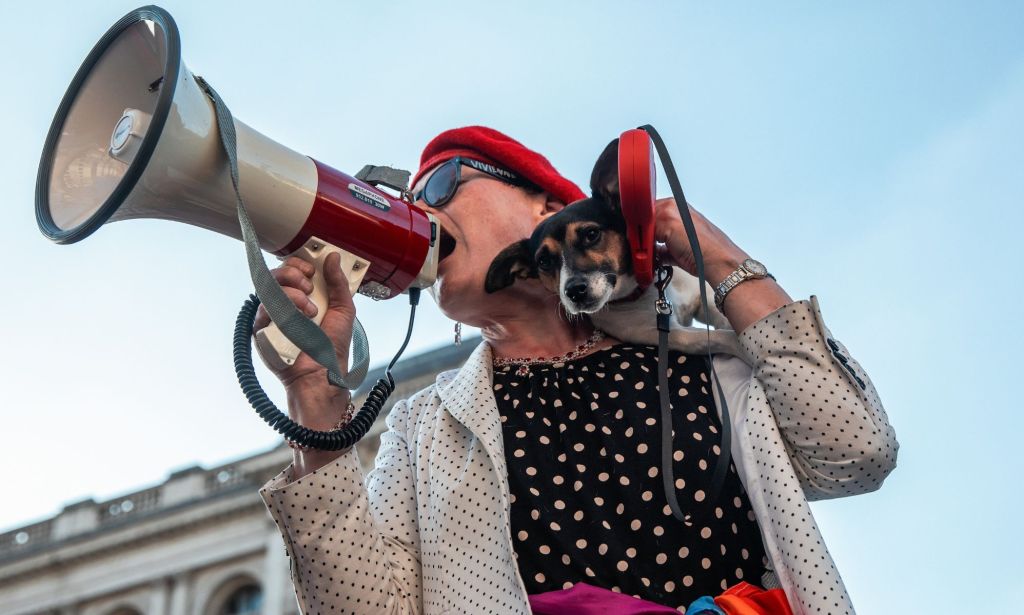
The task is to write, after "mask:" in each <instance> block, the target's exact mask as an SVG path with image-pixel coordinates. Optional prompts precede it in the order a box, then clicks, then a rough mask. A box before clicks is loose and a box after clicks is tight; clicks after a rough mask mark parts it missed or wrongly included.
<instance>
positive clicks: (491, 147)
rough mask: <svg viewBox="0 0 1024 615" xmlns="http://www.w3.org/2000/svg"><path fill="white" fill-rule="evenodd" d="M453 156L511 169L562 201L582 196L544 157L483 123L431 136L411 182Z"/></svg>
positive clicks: (567, 202)
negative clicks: (418, 168) (482, 124)
mask: <svg viewBox="0 0 1024 615" xmlns="http://www.w3.org/2000/svg"><path fill="white" fill-rule="evenodd" d="M456 156H465V157H467V158H472V159H474V160H479V161H480V162H487V163H490V164H493V165H495V166H497V167H501V168H503V169H505V170H507V171H511V172H513V173H515V174H516V175H518V176H520V177H522V178H523V179H525V180H527V181H529V182H530V183H531V184H533V185H535V186H537V187H538V188H540V189H541V190H543V191H545V192H547V193H548V194H549V195H551V196H552V197H553V198H554V199H555V200H557V201H561V202H562V203H564V204H566V205H568V204H569V203H572V202H573V201H578V200H580V199H582V198H585V197H586V195H585V194H583V191H582V190H580V189H579V187H578V186H577V185H576V184H574V183H572V182H571V181H569V180H568V179H566V178H565V177H562V175H561V174H560V173H559V172H558V171H556V170H555V167H553V166H551V163H550V162H548V159H547V158H545V157H544V156H541V155H540V154H538V153H537V152H535V151H533V150H532V149H529V148H527V147H526V146H525V145H523V144H522V143H520V142H519V141H516V140H515V139H513V138H511V137H509V136H508V135H505V134H502V133H500V132H498V131H497V130H494V129H493V128H487V127H486V126H465V127H463V128H453V129H451V130H446V131H444V132H442V133H441V134H439V135H437V136H436V137H434V139H433V140H432V141H431V142H430V143H428V144H427V146H426V147H425V148H423V154H422V155H421V156H420V170H419V171H417V172H416V176H415V177H414V178H413V180H412V185H413V186H415V185H416V182H418V181H419V180H420V178H422V177H423V175H424V174H426V172H427V171H429V170H431V169H433V168H434V167H435V166H437V165H439V164H441V163H442V162H444V161H446V160H451V159H452V158H454V157H456Z"/></svg>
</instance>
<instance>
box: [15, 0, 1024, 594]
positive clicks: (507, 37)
mask: <svg viewBox="0 0 1024 615" xmlns="http://www.w3.org/2000/svg"><path fill="white" fill-rule="evenodd" d="M162 6H164V7H165V8H166V9H168V10H169V11H170V12H171V14H172V15H173V16H174V18H175V20H176V21H177V24H178V27H179V29H180V31H181V36H182V46H183V55H184V57H185V61H186V63H187V64H188V65H189V67H190V68H191V69H192V70H193V71H194V72H196V73H197V74H201V75H203V76H204V77H206V78H207V79H208V80H209V81H210V82H211V83H212V84H213V85H214V87H216V89H217V90H218V91H219V93H220V94H221V96H222V97H223V98H224V99H225V100H226V101H227V103H228V105H229V106H230V107H231V109H232V111H233V112H234V113H235V115H236V116H237V117H238V118H240V119H241V120H243V121H245V122H246V123H247V124H249V125H250V126H253V127H255V128H256V129H258V130H260V131H261V132H263V133H264V134H266V135H268V136H270V137H271V138H274V139H276V140H278V141H280V142H282V143H284V144H286V145H288V146H289V147H291V148H293V149H295V150H298V151H300V152H303V153H305V154H308V155H310V156H312V157H314V158H316V159H318V160H321V161H324V162H326V163H327V164H330V165H331V166H334V167H335V168H338V169H342V170H346V171H348V172H355V171H356V170H358V169H359V168H361V167H362V166H363V165H364V164H366V163H373V164H391V165H394V166H398V167H403V168H414V167H415V165H416V161H417V159H418V154H419V150H420V149H421V148H422V146H423V145H424V144H425V143H426V142H427V141H428V140H429V139H430V138H431V137H432V136H433V135H435V134H437V133H438V132H440V131H442V130H444V129H447V128H450V127H454V126H460V125H467V124H485V125H490V126H493V127H495V128H498V129H500V130H503V131H505V132H507V133H509V134H511V135H513V136H514V137H516V138H518V139H520V140H521V141H523V142H524V143H526V144H527V145H528V146H531V147H533V148H536V149H538V150H540V151H542V152H543V153H544V154H545V155H547V156H548V157H549V158H550V159H551V160H552V161H553V162H554V164H555V165H556V166H557V167H558V168H559V169H560V170H561V171H562V172H563V173H564V174H565V175H567V176H568V177H570V178H572V179H573V180H575V181H577V182H578V183H581V184H585V182H586V181H587V178H588V177H589V172H590V169H591V167H592V165H593V162H594V160H595V159H596V157H597V155H598V154H599V153H600V151H601V150H602V148H603V147H604V145H605V144H606V143H607V142H608V141H609V140H611V139H612V138H614V137H615V136H617V135H618V134H619V133H620V132H621V131H623V130H625V129H628V128H632V127H635V126H637V125H640V124H645V123H651V124H653V125H654V126H655V127H657V128H658V130H659V131H660V132H661V134H662V136H663V137H664V139H665V141H666V143H667V144H668V147H669V148H670V150H671V154H672V158H673V160H674V161H675V163H676V167H677V170H678V172H679V174H680V177H681V179H682V182H683V185H684V188H685V190H686V194H687V197H688V199H689V200H690V201H691V202H692V203H693V204H694V205H695V206H696V207H697V208H698V209H699V210H700V211H701V212H702V213H704V214H705V215H706V216H707V217H708V218H709V219H710V220H711V221H712V222H714V223H715V224H716V225H718V226H719V227H720V228H722V229H723V230H724V231H725V232H726V233H727V234H728V235H729V236H730V237H731V238H732V239H733V240H734V241H735V242H736V243H737V244H738V245H739V246H741V247H742V248H743V249H744V250H746V251H747V252H748V253H750V254H751V255H753V256H754V257H755V258H757V259H759V260H761V261H762V262H764V263H765V264H766V265H767V266H768V268H769V269H770V270H771V271H772V272H773V273H774V274H775V276H776V277H777V278H778V280H779V282H780V283H781V284H782V286H783V287H784V288H785V289H786V290H787V291H788V292H789V293H790V294H791V295H792V296H793V297H794V298H806V297H808V296H810V295H811V294H815V295H817V296H818V298H819V301H820V303H821V306H822V311H823V314H824V317H825V320H826V323H827V324H828V325H829V327H830V329H831V330H832V332H833V333H834V334H835V335H836V336H837V337H838V338H840V339H842V340H843V342H844V343H845V344H846V345H847V346H848V347H849V349H850V350H851V352H852V353H853V354H854V356H855V357H856V358H857V359H858V360H859V361H860V362H861V363H862V365H863V366H864V367H865V369H866V370H867V371H868V373H869V374H870V375H871V377H872V379H873V381H874V383H875V385H876V386H877V388H878V390H879V392H880V394H881V398H882V400H883V402H884V403H885V405H886V408H887V410H888V412H889V417H890V419H891V421H892V423H893V425H894V426H895V428H896V432H897V435H898V437H899V439H900V442H901V449H900V456H899V464H898V467H897V469H896V470H895V471H894V472H893V474H892V475H891V476H890V477H889V478H888V480H887V481H886V483H885V485H884V486H883V488H882V489H881V490H880V491H878V492H876V493H871V494H866V495H862V496H858V497H854V498H846V499H841V500H833V501H829V502H820V503H815V504H814V505H813V510H814V512H815V515H816V517H817V519H818V522H819V525H820V526H821V528H822V531H823V533H824V535H825V538H826V540H827V544H828V546H829V549H830V550H831V552H832V554H833V556H834V558H835V560H836V562H837V564H838V566H839V569H840V572H841V573H842V575H843V577H844V579H845V581H846V583H847V586H848V588H849V590H850V592H851V595H852V597H853V599H854V603H855V604H856V605H857V607H858V609H859V610H860V611H861V612H863V613H883V612H885V613H896V612H916V613H926V612H954V611H955V610H959V609H960V608H963V606H964V605H965V604H971V605H979V606H980V605H985V606H987V607H988V609H989V610H991V611H992V612H1015V611H1018V610H1019V605H1020V604H1021V602H1022V601H1024V583H1021V582H1020V579H1019V578H1018V576H1019V573H1020V572H1021V571H1022V569H1021V566H1020V563H1019V559H1018V557H1017V555H1018V553H1019V552H1020V550H1021V549H1022V548H1024V529H1022V527H1024V526H1022V525H1021V523H1020V514H1019V511H1020V509H1021V506H1022V504H1024V497H1022V495H1021V491H1020V490H1019V489H1017V488H1015V487H1013V485H1014V484H1016V483H1015V479H1016V478H1017V477H1019V476H1020V475H1021V473H1022V471H1024V464H1022V462H1021V460H1020V455H1019V454H1018V450H1019V449H1020V440H1018V438H1019V437H1020V434H1021V433H1022V432H1024V418H1022V412H1021V410H1022V408H1021V403H1020V401H1019V399H1018V396H1017V394H1016V393H1014V392H1013V387H1014V386H1016V385H1015V384H1014V383H1019V382H1020V380H1021V375H1020V368H1019V363H1015V361H1018V360H1019V349H1020V348H1021V346H1022V342H1024V339H1022V337H1024V336H1022V335H1021V327H1020V325H1019V322H1018V321H1019V320H1020V318H1021V316H1022V310H1021V307H1020V306H1021V302H1022V299H1024V296H1022V290H1021V288H1022V284H1021V282H1022V278H1024V276H1022V275H1021V273H1020V268H1021V261H1022V259H1021V258H1020V255H1019V254H1020V252H1019V249H1020V246H1021V241H1020V229H1021V227H1022V226H1024V215H1022V213H1021V211H1022V208H1024V207H1022V206H1024V172H1022V170H1021V169H1022V166H1024V114H1022V112H1021V109H1024V37H1022V36H1021V32H1024V5H1022V4H1020V3H1014V2H987V1H972V2H910V1H908V2H900V3H888V2H859V3H819V2H777V3H697V2H631V3H624V2H607V1H589V2H584V1H581V0H580V1H566V2H558V3H553V2H539V1H538V2H503V3H479V2H477V3H466V2H447V1H440V2H430V3H414V2H389V3H371V2H324V3H308V2H301V1H299V2H289V3H280V2H273V3H271V2H218V3H209V2H202V3H201V2H187V1H184V0H182V1H176V0H175V1H167V2H164V3H163V4H162ZM132 8H135V5H133V4H131V3H125V2H118V1H111V2H103V3H88V5H87V3H80V2H70V1H63V0H55V1H54V2H49V3H46V4H45V6H44V5H41V4H34V3H24V2H19V3H5V4H4V14H5V19H4V20H2V21H0V50H2V53H0V74H3V75H4V76H5V84H4V86H3V95H2V97H0V126H2V131H3V132H2V134H3V138H4V143H5V145H6V147H4V148H0V186H2V187H3V190H4V194H3V199H2V203H3V207H4V211H5V213H6V216H7V221H6V223H4V224H2V225H0V242H2V245H6V246H7V250H8V255H9V258H8V260H7V266H6V267H5V272H4V275H3V278H4V281H5V282H6V286H7V290H6V291H5V292H4V293H3V294H2V300H0V323H2V324H0V327H2V329H0V334H2V337H0V339H2V340H3V342H4V346H5V347H6V348H7V349H8V351H7V352H4V353H0V420H2V424H3V433H4V437H3V446H0V467H3V468H5V469H6V470H7V471H6V472H5V475H6V476H7V479H6V487H5V488H4V490H3V495H2V496H0V529H9V528H12V527H17V526H20V525H24V524H26V523H29V522H32V521H35V520H38V519H41V518H45V517H47V516H51V515H53V514H56V513H57V512H59V511H60V509H61V508H62V506H63V505H65V504H67V503H69V502H73V501H76V500H79V499H82V498H86V497H95V498H97V499H103V498H108V497H113V496H115V495H117V494H120V493H125V492H128V491H132V490H135V489H139V488H142V487H145V486H149V485H152V484H156V483H159V482H160V481H162V480H163V479H164V478H166V476H167V474H168V473H169V472H171V471H174V470H176V469H180V468H183V467H187V466H190V465H193V464H203V465H212V464H217V463H223V462H226V461H230V460H232V459H235V458H237V457H240V456H245V455H248V454H251V453H254V452H257V451H260V450H264V449H266V448H269V447H271V446H273V445H274V444H275V443H276V442H277V438H276V436H275V434H274V433H273V432H272V431H271V430H270V429H269V428H268V427H266V426H265V425H264V424H263V423H262V421H260V420H259V419H258V418H257V417H256V416H255V415H254V414H253V412H252V410H251V409H250V408H249V407H248V405H247V404H246V402H245V399H244V397H243V396H242V394H241V393H240V391H239V390H238V388H237V384H236V382H235V378H234V374H233V370H232V366H231V354H230V341H231V340H230V338H231V332H232V327H233V322H234V318H235V315H236V313H237V311H238V309H239V307H240V306H241V303H242V301H243V300H244V299H245V297H246V296H247V294H248V293H249V292H250V291H251V286H250V281H249V278H248V272H247V270H246V265H245V258H244V251H243V246H242V244H241V243H239V242H236V241H234V240H231V239H228V238H226V237H223V236H220V235H217V234H214V233H210V232H207V231H203V230H200V229H197V228H194V227H190V226H187V225H180V224H174V223H170V222H164V221H132V222H119V223H116V224H112V225H109V226H105V227H103V228H102V229H100V231H99V232H97V233H96V234H94V235H93V236H91V237H89V238H88V239H87V240H85V241H83V242H81V243H78V244H75V245H71V246H58V245H55V244H52V243H50V242H49V241H48V240H46V239H45V238H44V237H43V236H42V235H41V234H40V233H39V231H38V229H37V227H36V223H35V216H34V184H35V177H36V168H37V165H38V162H39V154H40V151H41V148H42V143H43V140H44V138H45V135H46V131H47V129H48V127H49V124H50V121H51V119H52V117H53V112H54V111H55V109H56V107H57V104H58V103H59V101H60V98H61V96H62V95H63V93H64V90H65V88H66V87H67V85H68V83H69V82H70V80H71V78H72V76H73V75H74V73H75V71H76V70H77V68H78V66H79V64H80V63H81V61H82V60H83V59H84V57H85V56H86V54H87V53H88V51H89V49H90V48H91V47H92V45H93V44H94V43H95V41H96V40H98V39H99V37H100V36H101V35H102V34H103V32H104V31H105V30H106V29H107V28H108V27H109V26H110V25H111V24H113V23H114V22H115V21H116V20H117V19H118V18H119V17H120V16H121V15H122V14H124V13H126V12H127V11H129V10H130V9H132ZM660 185H661V187H662V194H663V195H667V191H666V190H665V186H666V184H665V183H664V182H661V184H660ZM1015 246H1016V247H1015ZM357 305H358V309H359V313H360V316H361V319H362V321H363V323H364V325H365V326H366V329H367V332H368V334H369V337H370V342H371V349H372V356H373V362H374V363H375V364H377V363H380V362H383V361H385V360H386V359H388V358H389V357H390V356H391V354H392V353H393V352H394V351H395V350H396V349H397V347H398V344H399V343H400V339H401V335H402V334H403V333H404V330H405V321H406V316H407V305H406V304H405V302H404V301H402V300H394V301H388V302H379V303H374V302H372V301H370V300H368V299H367V300H364V299H363V298H360V299H359V301H358V303H357ZM451 332H452V323H451V322H450V321H449V320H448V319H446V318H445V317H444V316H443V315H442V314H440V312H439V311H438V310H437V308H436V306H434V305H433V304H432V303H431V302H430V300H429V299H427V300H425V302H424V306H423V308H422V314H421V316H420V317H419V323H418V326H417V329H416V332H415V334H414V338H413V342H412V345H411V347H410V352H411V353H412V352H417V351H422V350H426V349H430V348H436V347H438V346H441V345H444V344H450V343H451V339H452V333H451ZM260 375H261V376H262V380H263V382H264V383H265V384H266V388H267V390H268V392H269V393H270V395H271V396H272V397H273V398H274V399H277V400H278V401H279V403H280V404H283V403H284V394H283V391H282V390H281V388H280V387H279V386H275V385H274V382H273V379H272V376H270V375H269V373H268V372H266V371H265V370H264V371H261V372H260Z"/></svg>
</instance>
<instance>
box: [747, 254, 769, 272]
mask: <svg viewBox="0 0 1024 615" xmlns="http://www.w3.org/2000/svg"><path fill="white" fill-rule="evenodd" d="M743 268H744V269H746V270H747V271H749V272H750V273H752V274H754V275H760V276H765V275H768V268H767V267H765V266H764V265H762V264H761V263H759V262H758V261H755V260H754V259H752V258H748V259H747V260H745V261H743Z"/></svg>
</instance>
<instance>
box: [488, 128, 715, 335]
mask: <svg viewBox="0 0 1024 615" xmlns="http://www.w3.org/2000/svg"><path fill="white" fill-rule="evenodd" d="M618 145H619V142H618V139H616V140H614V141H612V142H611V143H609V144H608V146H607V147H606V148H605V150H604V152H602V153H601V155H600V156H599V157H598V159H597V163H596V164H595V165H594V170H593V172H592V174H591V177H590V190H591V193H592V195H591V197H590V198H587V199H582V200H580V201H576V202H575V203H572V204H570V205H568V206H566V207H565V208H564V209H562V210H561V211H559V212H558V213H556V214H554V215H552V216H550V217H548V218H547V219H545V220H544V221H543V222H541V223H540V225H538V226H537V228H536V229H535V230H534V231H533V234H532V235H531V236H530V237H529V238H528V239H523V240H522V241H517V242H515V243H513V244H512V245H510V246H508V247H507V248H505V249H504V250H502V251H501V253H499V254H498V256H496V257H495V259H494V261H493V262H492V263H491V267H490V269H489V270H488V272H487V280H486V283H485V289H486V291H487V292H489V293H493V292H496V291H498V290H501V289H503V288H507V287H508V286H511V285H512V284H514V283H515V281H516V280H517V279H527V278H538V279H539V280H540V281H541V283H543V284H544V285H545V286H546V287H547V288H548V289H549V290H551V291H552V292H556V293H557V294H558V296H559V298H560V299H561V303H562V305H563V306H564V308H565V310H566V312H567V313H568V314H571V315H573V314H589V315H590V317H591V319H592V320H593V321H594V323H595V325H597V326H598V327H601V328H602V329H604V330H606V331H609V332H614V331H625V330H629V328H631V327H636V326H638V325H639V324H640V323H643V322H645V321H644V320H641V319H648V320H649V321H650V322H651V323H652V325H653V323H654V320H655V309H654V302H655V300H656V299H657V290H656V289H655V288H654V286H653V285H652V286H651V287H650V288H648V289H647V290H646V291H644V293H643V294H642V295H640V297H639V298H637V299H636V300H635V301H629V300H626V301H617V300H620V299H623V298H628V297H629V296H630V295H631V294H633V293H634V291H635V290H636V288H637V281H636V277H635V276H634V274H633V259H632V256H631V252H630V248H629V241H628V240H627V238H626V224H625V221H624V219H623V217H622V211H621V208H620V204H619V178H618ZM706 290H707V296H708V299H709V305H708V308H709V313H708V314H704V313H703V310H702V309H701V305H700V304H701V301H700V286H699V283H698V281H697V278H695V277H694V276H692V275H690V274H689V273H687V272H686V271H684V270H682V269H680V268H679V267H674V268H673V275H672V281H671V283H670V285H669V287H668V288H667V289H666V298H667V299H668V300H669V301H671V302H672V305H673V306H674V309H673V314H674V315H675V322H674V323H673V327H675V328H678V327H687V326H690V325H691V324H692V322H693V320H694V319H695V318H696V319H697V320H699V321H701V322H703V323H707V324H710V325H711V326H713V327H715V328H731V326H730V325H729V321H728V320H727V319H726V318H725V316H724V315H722V313H721V312H719V311H718V310H717V309H716V308H715V306H714V302H713V297H714V289H713V288H711V286H710V284H709V285H707V288H706Z"/></svg>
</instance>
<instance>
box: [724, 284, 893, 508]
mask: <svg viewBox="0 0 1024 615" xmlns="http://www.w3.org/2000/svg"><path fill="white" fill-rule="evenodd" d="M739 339H740V343H741V344H742V345H743V348H744V350H745V351H746V352H747V354H748V355H749V356H750V357H751V358H752V359H753V369H754V377H756V378H757V379H758V380H759V381H760V382H761V384H762V385H763V388H764V390H765V392H766V394H767V396H768V403H769V405H770V406H771V408H772V412H773V413H774V415H775V419H776V422H777V423H778V425H779V430H780V432H781V434H782V437H783V440H784V441H785V444H786V448H787V452H788V453H789V457H790V460H791V461H792V463H793V466H794V468H795V470H796V473H797V476H798V477H799V479H800V483H801V485H802V486H803V489H804V493H805V494H806V495H807V498H808V499H810V500H821V499H828V498H836V497H842V496H847V495H856V494H859V493H866V492H869V491H874V490H875V489H878V488H879V487H880V486H881V484H882V481H883V480H884V479H885V477H886V476H887V475H888V474H889V472H891V471H892V470H893V468H895V467H896V452H897V450H898V449H899V444H898V443H897V442H896V434H895V432H894V431H893V428H892V426H891V425H890V424H889V420H888V418H887V417H886V414H885V409H884V408H883V407H882V402H881V400H880V399H879V397H878V392H877V391H876V390H875V387H874V385H873V384H872V383H871V379H870V378H868V375H867V374H866V373H865V372H864V369H863V368H861V366H860V364H859V363H857V361H856V360H854V358H853V357H852V356H851V355H850V352H849V351H848V350H847V349H846V346H844V345H843V344H842V343H841V342H840V341H839V340H837V339H836V338H835V336H833V335H832V333H831V331H829V330H828V328H826V327H825V323H824V321H823V320H822V318H821V310H820V309H819V307H818V300H817V297H815V296H813V295H812V296H811V298H810V301H797V302H794V303H791V304H789V305H785V306H783V307H781V308H779V309H778V310H776V311H775V312H773V313H771V314H769V315H768V316H766V317H764V318H762V319H761V320H759V321H757V322H755V323H754V324H752V325H750V326H749V327H747V328H746V329H745V330H744V331H743V332H741V333H740V335H739Z"/></svg>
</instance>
